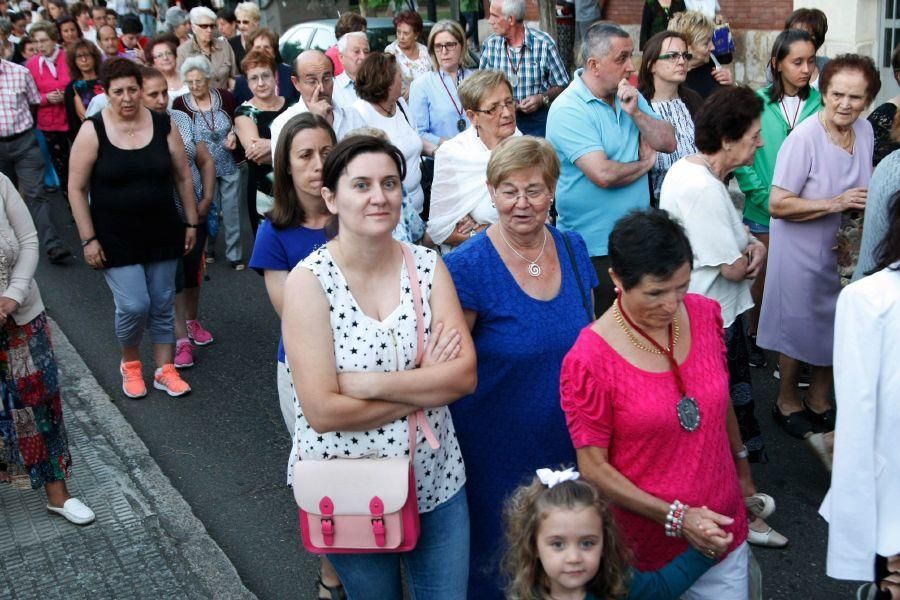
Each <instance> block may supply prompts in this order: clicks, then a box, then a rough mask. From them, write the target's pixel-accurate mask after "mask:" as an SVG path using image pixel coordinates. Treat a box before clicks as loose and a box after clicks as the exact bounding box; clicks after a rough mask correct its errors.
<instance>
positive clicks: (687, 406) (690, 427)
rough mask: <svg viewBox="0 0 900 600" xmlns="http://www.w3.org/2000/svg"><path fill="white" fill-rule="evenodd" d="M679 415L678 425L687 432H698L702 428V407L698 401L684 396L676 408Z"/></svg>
mask: <svg viewBox="0 0 900 600" xmlns="http://www.w3.org/2000/svg"><path fill="white" fill-rule="evenodd" d="M675 410H676V412H677V413H678V423H679V424H681V428H682V429H684V430H685V431H696V430H697V428H698V427H700V407H699V406H698V405H697V401H696V400H694V399H693V398H691V397H690V396H684V397H682V398H681V400H679V401H678V405H677V406H676V407H675Z"/></svg>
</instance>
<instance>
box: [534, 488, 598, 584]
mask: <svg viewBox="0 0 900 600" xmlns="http://www.w3.org/2000/svg"><path fill="white" fill-rule="evenodd" d="M537 552H538V558H539V559H540V561H541V566H543V568H544V572H545V573H547V577H548V578H549V580H550V595H551V596H553V597H562V596H564V595H566V594H571V593H573V592H578V591H579V590H583V589H584V586H585V585H586V584H587V583H588V582H589V581H590V580H591V579H593V578H594V576H595V575H596V574H597V571H598V570H599V569H600V559H601V558H602V557H603V520H602V519H601V518H600V515H599V513H598V512H597V510H596V509H595V508H594V507H592V506H580V507H578V508H575V509H568V508H552V509H550V511H549V512H548V513H547V515H546V516H545V517H544V518H543V519H542V520H541V524H540V525H539V526H538V531H537Z"/></svg>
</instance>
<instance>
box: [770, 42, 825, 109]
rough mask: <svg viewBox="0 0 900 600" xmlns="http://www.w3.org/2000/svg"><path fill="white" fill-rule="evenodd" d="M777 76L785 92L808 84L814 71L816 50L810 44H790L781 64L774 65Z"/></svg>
mask: <svg viewBox="0 0 900 600" xmlns="http://www.w3.org/2000/svg"><path fill="white" fill-rule="evenodd" d="M776 70H777V71H778V74H779V75H781V80H782V82H783V83H784V87H785V91H788V92H794V93H793V94H789V95H791V96H793V95H795V94H796V93H797V92H796V91H794V90H799V89H801V88H802V87H804V86H805V85H806V84H807V83H809V78H810V77H812V74H813V72H814V71H815V70H816V48H815V46H813V45H812V43H810V42H804V41H797V42H794V43H793V44H791V47H790V50H789V51H788V53H787V56H785V57H784V58H783V59H781V62H779V63H778V64H777V65H776Z"/></svg>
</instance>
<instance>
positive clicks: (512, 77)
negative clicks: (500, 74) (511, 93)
mask: <svg viewBox="0 0 900 600" xmlns="http://www.w3.org/2000/svg"><path fill="white" fill-rule="evenodd" d="M506 78H507V79H509V85H511V86H512V87H513V89H514V90H515V89H516V86H517V85H519V76H518V75H516V74H515V73H512V74H510V75H507V77H506Z"/></svg>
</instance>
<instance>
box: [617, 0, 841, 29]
mask: <svg viewBox="0 0 900 600" xmlns="http://www.w3.org/2000/svg"><path fill="white" fill-rule="evenodd" d="M837 1H840V0H837ZM814 4H815V2H805V3H804V5H810V6H811V5H814ZM719 5H720V6H721V7H722V14H723V15H725V18H726V19H727V20H728V22H729V24H731V26H732V27H734V28H736V29H781V28H782V27H783V26H784V20H785V18H786V17H787V16H788V15H789V14H791V11H792V10H794V0H752V1H748V0H719ZM605 6H606V18H607V19H609V20H610V21H615V22H616V23H620V24H622V25H634V24H640V22H641V11H642V10H643V7H644V0H606V2H605Z"/></svg>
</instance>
